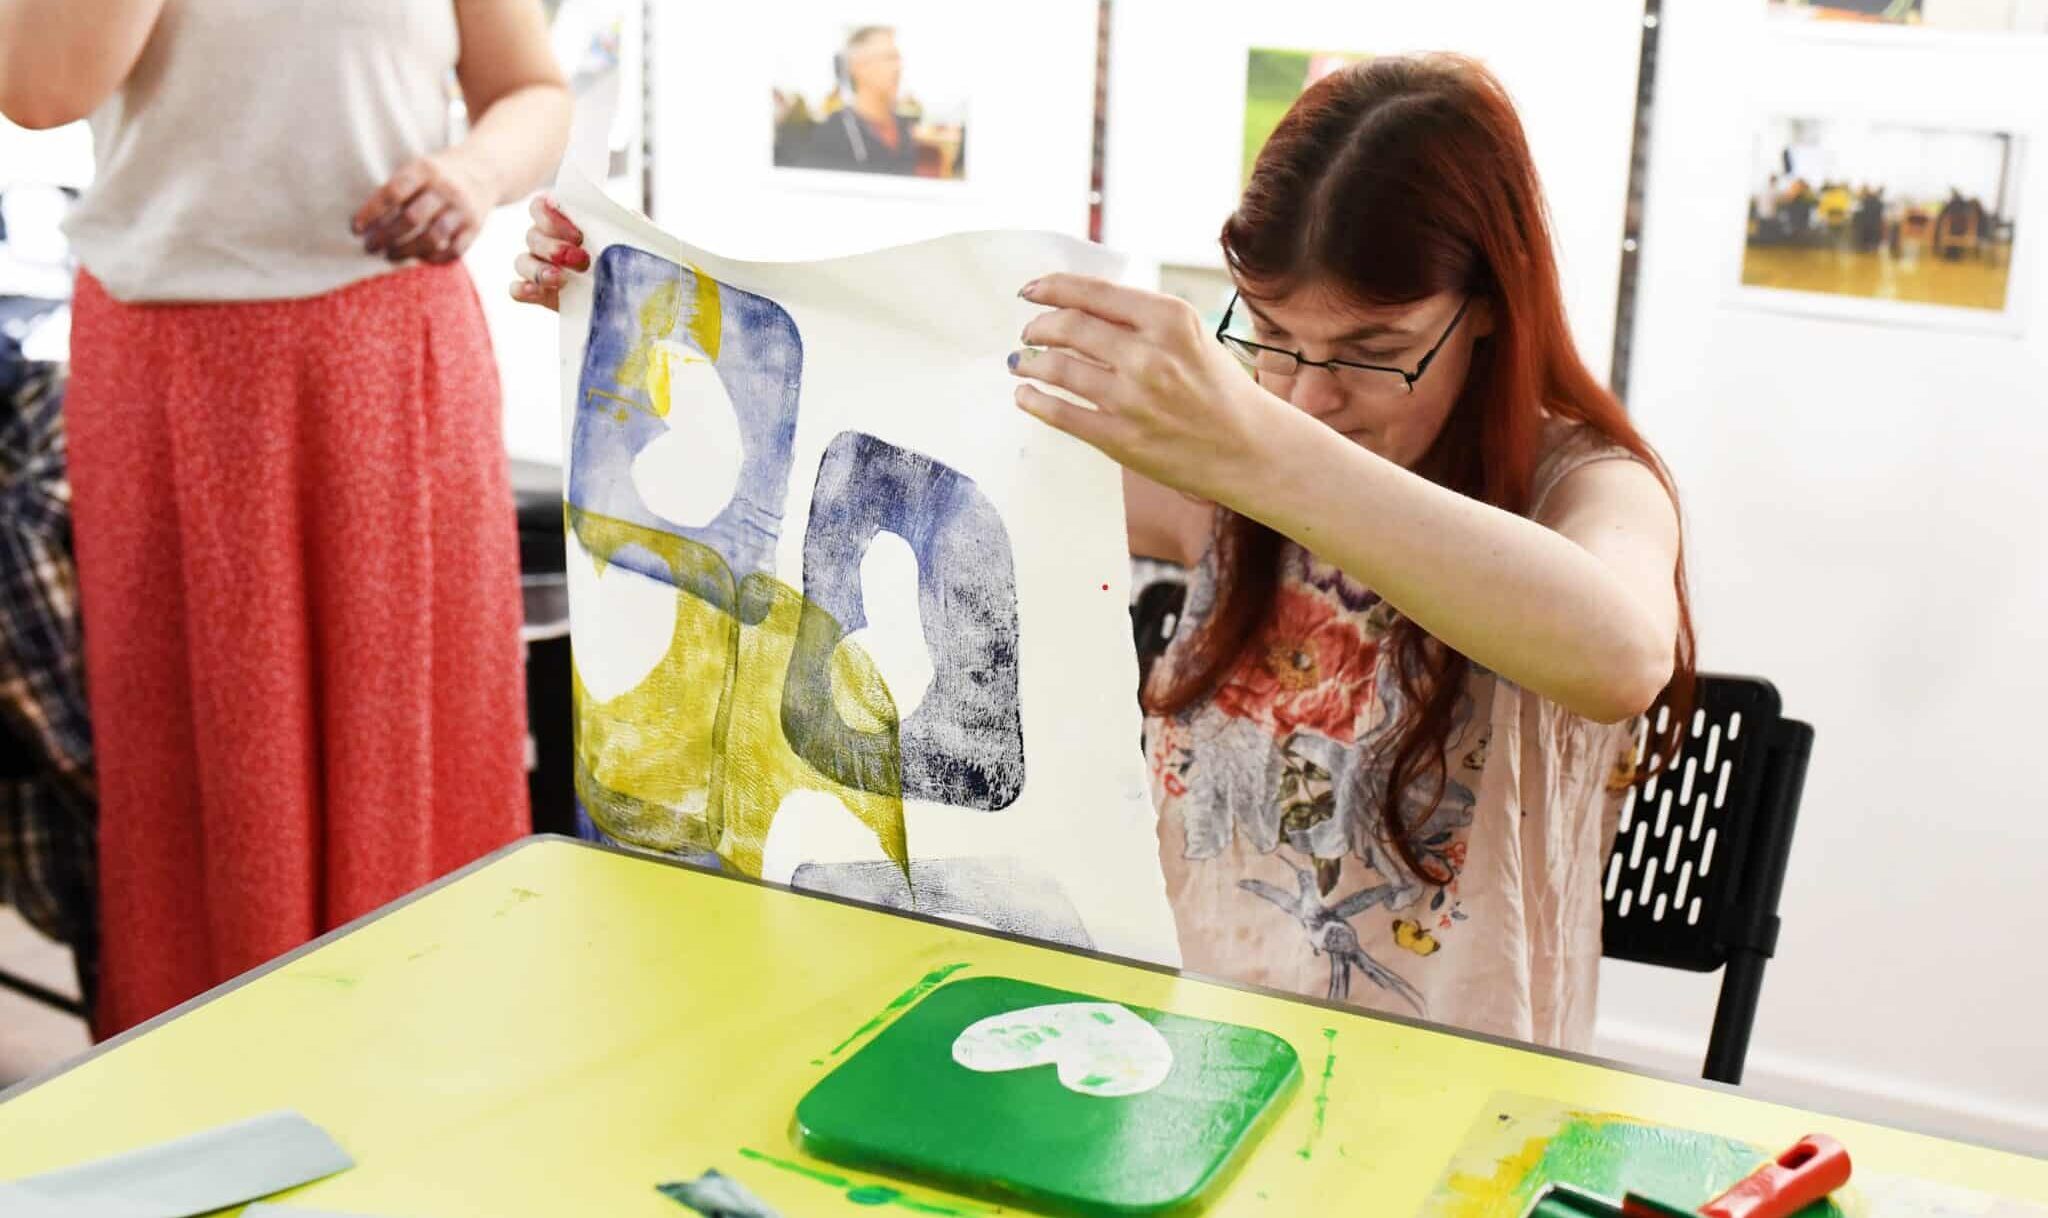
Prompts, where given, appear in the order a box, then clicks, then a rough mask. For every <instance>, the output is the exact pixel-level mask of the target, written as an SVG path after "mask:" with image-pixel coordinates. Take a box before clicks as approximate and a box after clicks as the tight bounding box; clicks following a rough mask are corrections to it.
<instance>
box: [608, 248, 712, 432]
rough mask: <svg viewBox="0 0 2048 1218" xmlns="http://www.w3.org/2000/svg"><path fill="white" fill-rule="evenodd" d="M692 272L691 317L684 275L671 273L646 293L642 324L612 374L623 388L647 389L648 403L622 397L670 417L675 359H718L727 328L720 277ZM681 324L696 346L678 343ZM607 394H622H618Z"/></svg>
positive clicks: (680, 360)
mask: <svg viewBox="0 0 2048 1218" xmlns="http://www.w3.org/2000/svg"><path fill="white" fill-rule="evenodd" d="M690 277H691V279H692V280H693V281H694V283H695V285H696V286H695V287H694V289H693V290H692V292H691V294H690V299H689V302H688V308H687V313H688V316H687V317H685V315H684V314H685V311H686V310H685V305H684V300H683V285H682V281H681V280H680V279H671V280H669V281H668V282H667V283H664V284H662V285H660V286H659V287H657V288H655V289H654V290H653V291H651V292H649V293H648V294H647V299H646V300H644V301H642V302H641V304H640V327H639V330H638V332H637V333H636V334H635V336H634V341H633V345H632V346H631V347H628V348H627V349H626V354H625V355H624V356H623V357H622V358H621V359H620V360H619V367H618V371H617V372H616V373H614V374H613V380H614V381H615V382H616V383H617V385H618V387H619V388H620V389H624V390H629V391H630V390H634V389H638V390H641V391H642V392H644V393H646V395H647V401H646V402H645V403H644V404H643V403H641V402H640V401H638V400H637V399H632V398H620V399H618V400H623V401H628V402H630V403H631V404H632V405H633V406H635V407H636V408H641V409H647V410H651V411H652V412H653V413H654V415H655V417H657V418H663V419H665V418H667V417H668V415H669V410H670V407H671V404H672V393H671V386H672V385H673V383H674V373H675V365H676V364H678V363H693V362H698V361H703V362H709V363H714V364H715V363H717V362H718V348H719V343H720V341H721V339H722V338H723V336H724V330H725V319H724V312H723V303H722V301H721V300H720V297H719V290H718V281H717V280H715V279H713V278H712V277H711V276H709V275H706V274H704V273H703V272H702V271H699V270H697V269H696V268H694V267H692V268H691V270H690ZM678 329H681V330H683V331H684V332H686V333H687V334H688V335H689V336H690V341H691V342H692V343H694V344H695V345H696V350H695V351H689V350H685V349H683V348H681V347H680V346H679V345H678V344H677V343H676V341H675V338H676V331H677V330H678ZM593 392H596V391H595V390H593ZM604 396H606V397H612V398H617V395H614V394H605V395H604Z"/></svg>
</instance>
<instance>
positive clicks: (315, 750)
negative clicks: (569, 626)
mask: <svg viewBox="0 0 2048 1218" xmlns="http://www.w3.org/2000/svg"><path fill="white" fill-rule="evenodd" d="M72 349H73V356H72V377H71V387H70V393H69V398H68V401H67V405H66V422H67V426H68V430H69V443H70V450H71V451H70V460H71V479H72V488H73V496H74V504H73V511H74V527H75V529H76V534H77V548H78V564H79V581H80V585H81V603H82V608H83V611H84V617H85V649H86V677H87V682H88V686H89V695H90V699H91V704H92V714H93V731H94V737H95V742H96V745H97V751H98V758H99V784H100V797H101V804H100V886H101V926H102V930H103V940H102V943H103V952H104V956H103V964H102V970H103V971H102V979H101V982H102V984H101V1000H100V1005H99V1012H98V1017H97V1020H96V1023H97V1027H96V1029H95V1030H96V1031H97V1032H98V1033H99V1034H100V1035H102V1036H107V1035H112V1034H114V1033H116V1032H119V1031H121V1030H123V1029H125V1028H128V1027H131V1026H133V1025H135V1024H137V1023H139V1022H141V1021H143V1020H146V1019H148V1018H150V1017H152V1016H154V1015H157V1014H158V1013H160V1012H162V1011H165V1010H167V1009H169V1008H171V1007H173V1006H175V1005H177V1004H179V1003H181V1002H183V1001H185V1000H186V999H188V998H192V997H194V996H195V995H198V994H200V993H201V992H203V991H205V990H207V989H209V988H211V987H212V986H214V985H217V984H219V983H221V982H223V981H226V980H228V979H230V978H232V977H234V976H236V975H238V974H240V973H242V972H244V971H246V970H248V969H250V968H253V967H255V966H256V965H259V964H262V963H263V962H264V961H266V960H269V959H271V958H272V957H274V956H276V955H278V954H280V953H282V952H286V951H289V950H291V949H292V948H295V947H297V946H299V945H300V944H303V943H305V942H306V941H307V940H309V939H311V938H313V937H315V936H317V935H319V934H321V933H323V932H325V931H327V930H329V929H332V928H333V927H336V926H339V925H341V924H342V923H344V922H347V921H349V920H351V919H353V918H355V917H358V916H360V915H362V914H364V913H368V912H369V911H371V910H373V909H376V908H377V907H378V906H380V905H383V904H384V903H386V902H388V901H391V900H392V899H394V898H397V897H400V896H403V895H404V894H406V893H407V892H410V891H412V890H413V889H415V888H417V887H419V886H420V885H422V884H425V883H427V882H428V881H430V880H432V879H434V878H436V877H437V876H440V875H442V874H444V873H446V872H448V871H451V870H453V869H455V868H457V867H460V866H462V865H463V864H465V863H468V862H470V861H471V860H473V859H475V858H477V857H478V856H480V855H483V854H485V853H488V852H489V851H491V850H493V849H495V848H497V847H499V846H501V845H504V844H505V843H507V842H510V841H512V840H513V839H515V838H517V837H519V836H520V835H522V834H523V833H525V832H527V826H528V823H529V822H528V812H527V794H526V778H525V761H524V743H525V694H524V681H523V677H522V673H521V659H520V646H519V622H520V595H519V556H518V537H517V530H516V525H515V523H514V519H513V513H512V494H511V489H510V486H509V484H508V479H507V470H506V462H505V455H504V448H503V441H502V438H501V432H500V422H499V413H500V404H499V386H498V374H497V367H496V364H495V362H494V361H493V359H492V356H491V347H490V338H489V335H488V334H487V332H486V330H485V328H484V319H483V312H482V309H481V307H480V305H479V304H478V301H477V298H476V292H475V289H474V287H473V286H472V284H471V283H470V280H469V277H468V275H467V273H466V272H465V271H464V270H463V269H462V268H461V267H460V266H448V267H438V268H424V267H422V268H415V269H411V270H405V271H400V272H396V273H392V274H387V275H382V276H379V277H377V278H374V279H370V280H367V281H364V282H361V283H357V284H353V285H350V286H348V287H345V288H342V289H340V290H338V291H335V292H332V293H329V294H327V295H325V296H319V297H315V298H312V299H306V300H285V301H266V302H254V303H247V304H197V305H128V304H122V303H120V302H118V301H115V300H114V299H112V298H111V297H109V296H108V295H107V294H106V292H105V290H104V289H103V288H102V287H101V286H100V285H99V283H98V282H97V281H95V280H94V279H93V278H92V277H91V276H90V275H89V274H83V273H81V274H80V276H79V281H78V293H77V299H76V301H75V302H74V314H73V323H72Z"/></svg>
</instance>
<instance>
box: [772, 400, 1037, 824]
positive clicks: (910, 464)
mask: <svg viewBox="0 0 2048 1218" xmlns="http://www.w3.org/2000/svg"><path fill="white" fill-rule="evenodd" d="M885 530H886V531H888V532H891V533H894V534H896V535H897V536H898V537H901V538H902V539H903V540H904V541H906V542H908V543H909V545H910V549H911V552H912V553H914V554H915V555H916V556H917V585H918V610H919V613H920V615H921V616H922V618H923V626H924V641H925V647H926V648H927V650H928V651H929V653H930V655H931V659H932V683H931V687H930V689H929V690H927V691H926V693H925V697H924V701H923V702H922V703H921V704H920V705H919V706H918V708H917V709H916V710H915V711H913V712H912V713H911V715H910V716H909V717H908V718H907V719H905V720H904V721H903V723H902V725H901V729H900V733H899V734H897V735H893V736H892V735H891V733H889V732H888V731H886V730H885V731H881V732H864V731H861V730H859V729H856V728H854V727H852V726H850V725H848V724H847V723H846V722H845V720H844V719H842V718H841V717H840V715H839V712H838V710H837V708H836V707H835V706H834V704H833V700H832V677H831V667H830V664H831V659H832V653H833V650H834V649H835V648H837V647H838V646H839V642H840V640H841V639H843V638H844V637H845V636H846V635H848V634H851V633H853V632H854V631H856V630H859V629H861V628H862V627H863V626H865V625H866V624H867V613H866V607H865V606H864V605H863V604H862V602H861V587H860V567H861V558H862V556H863V555H865V554H866V553H867V550H868V547H869V546H870V545H872V544H873V543H874V540H875V537H876V536H877V535H878V534H880V533H882V532H883V531H885ZM1017 649H1018V629H1017V564H1016V560H1015V558H1014V556H1013V555H1012V553H1011V548H1010V533H1009V530H1008V529H1007V528H1006V527H1005V526H1004V524H1003V519H1002V516H1001V515H1000V514H999V513H997V511H996V508H995V505H994V504H993V503H991V502H989V498H988V496H987V495H986V494H984V493H983V492H982V490H981V488H980V487H978V486H976V485H975V484H974V480H973V479H971V478H969V477H967V476H966V475H965V474H962V473H961V472H960V471H958V470H956V469H954V468H953V467H952V466H950V465H947V464H945V463H944V462H941V461H937V460H934V459H933V458H931V457H928V456H926V455H924V454H923V453H917V452H912V451H910V450H909V449H904V448H898V447H897V446H896V445H893V444H890V443H888V442H887V441H885V440H880V439H877V438H876V437H874V436H871V435H867V434H865V433H862V432H854V431H849V432H842V433H840V435H838V436H837V437H835V438H834V439H833V441H832V443H831V445H830V446H828V447H827V448H826V450H825V457H824V460H823V461H821V462H820V463H819V466H818V482H817V489H816V490H815V491H814V492H813V494H812V497H811V519H810V523H809V525H808V527H807V530H806V532H805V534H804V613H803V620H802V623H801V624H800V625H799V627H798V630H797V641H796V647H795V649H794V650H793V651H792V652H791V654H790V661H789V676H788V679H787V680H786V681H785V682H784V684H783V694H782V731H783V734H784V735H785V736H787V737H788V739H789V743H790V747H791V748H792V749H794V750H795V751H796V753H797V755H798V756H800V757H802V758H804V759H805V760H806V761H808V762H810V763H811V765H812V766H814V767H815V768H816V769H817V770H818V771H819V772H820V773H822V774H825V775H828V776H829V777H831V778H833V779H834V780H835V781H838V782H841V783H844V784H846V785H847V786H851V787H858V788H860V789H862V790H867V791H873V792H875V793H877V794H896V793H897V792H896V790H893V789H890V788H889V787H888V785H887V784H888V782H889V781H890V780H891V779H893V778H895V777H896V775H895V773H894V768H893V767H892V766H890V765H888V764H885V763H887V762H889V761H891V760H893V759H894V758H895V757H896V756H898V755H900V758H901V776H900V790H901V793H902V796H903V798H905V799H922V800H928V801H931V802H935V803H942V804H947V805H949V806H952V807H958V808H968V809H973V810H977V811H984V812H995V811H1000V810H1001V809H1003V808H1007V807H1009V806H1010V805H1011V804H1012V803H1014V802H1016V799H1017V796H1018V794H1019V793H1020V792H1021V791H1022V790H1023V788H1024V719H1023V713H1022V711H1021V709H1020V707H1019V704H1018V684H1019V680H1018V664H1017ZM899 750H900V753H899Z"/></svg>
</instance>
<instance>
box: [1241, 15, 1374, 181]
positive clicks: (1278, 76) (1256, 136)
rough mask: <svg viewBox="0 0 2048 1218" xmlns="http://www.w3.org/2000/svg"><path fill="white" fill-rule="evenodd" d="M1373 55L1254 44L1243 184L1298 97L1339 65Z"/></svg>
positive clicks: (1248, 62)
mask: <svg viewBox="0 0 2048 1218" xmlns="http://www.w3.org/2000/svg"><path fill="white" fill-rule="evenodd" d="M1370 58H1372V57H1371V56H1370V55H1363V54H1359V53H1357V52H1353V51H1289V50H1276V49H1272V48H1268V47H1253V48H1251V51H1250V53H1249V54H1248V55H1247V56H1246V57H1245V69H1244V161H1243V166H1242V169H1241V171H1240V179H1239V180H1240V184H1241V183H1243V182H1249V181H1250V180H1251V176H1252V166H1253V165H1254V164H1256V163H1257V162H1258V159H1259V150H1260V149H1262V148H1264V147H1265V146H1266V140H1267V139H1268V138H1270V137H1271V136H1272V134H1273V129H1274V128H1275V127H1278V126H1279V125H1280V120H1281V119H1282V118H1284V117H1286V115H1287V110H1288V108H1289V107H1290V106H1292V105H1294V103H1295V100H1296V99H1298V98H1299V97H1300V96H1301V95H1302V94H1303V93H1306V92H1307V91H1308V87H1309V86H1310V85H1312V84H1314V83H1316V82H1317V81H1319V80H1321V79H1322V78H1323V77H1325V76H1328V75H1329V74H1330V73H1332V72H1335V71H1337V70H1338V69H1339V68H1347V67H1350V66H1351V65H1352V64H1354V63H1363V62H1364V61H1365V60H1367V59H1370Z"/></svg>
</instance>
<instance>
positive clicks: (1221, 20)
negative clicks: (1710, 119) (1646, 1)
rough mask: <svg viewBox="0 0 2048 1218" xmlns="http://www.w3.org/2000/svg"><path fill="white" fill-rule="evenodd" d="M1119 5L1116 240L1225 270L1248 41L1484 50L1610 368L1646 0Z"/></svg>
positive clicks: (1112, 209)
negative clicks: (1514, 114)
mask: <svg viewBox="0 0 2048 1218" xmlns="http://www.w3.org/2000/svg"><path fill="white" fill-rule="evenodd" d="M1759 2H1761V0H1759ZM1113 11H1114V13H1115V24H1114V26H1113V27H1112V31H1111V37H1112V43H1111V47H1110V95H1109V105H1110V121H1109V130H1108V140H1109V146H1108V162H1107V165H1106V167H1105V179H1106V183H1105V193H1106V194H1107V196H1108V202H1107V209H1106V212H1105V215H1104V231H1103V239H1104V240H1105V241H1106V242H1107V243H1108V244H1110V245H1112V246H1115V247H1118V248H1120V249H1125V250H1128V251H1130V252H1131V253H1133V254H1136V255H1139V256H1141V257H1143V258H1146V259H1148V260H1152V261H1157V262H1164V263H1182V264H1189V265H1198V266H1199V265H1209V266H1221V265H1222V256H1221V254H1220V253H1219V252H1218V250H1217V247H1216V234H1217V232H1218V230H1220V229H1221V228H1222V227H1223V221H1224V219H1225V218H1226V217H1228V216H1229V214H1230V212H1231V209H1232V208H1233V207H1235V206H1236V203H1237V194H1238V184H1239V177H1240V171H1241V162H1242V153H1243V144H1242V133H1243V130H1244V80H1245V55H1246V52H1247V51H1248V50H1249V49H1250V48H1251V47H1254V46H1260V47H1278V48H1289V49H1297V50H1317V51H1356V52H1365V53H1369V54H1391V53H1399V52H1410V51H1428V50H1449V51H1461V52H1464V53H1466V54H1469V55H1474V56H1477V57H1479V58H1480V59H1482V60H1484V61H1486V63H1487V64H1488V65H1489V66H1490V67H1491V68H1492V69H1493V70H1494V71H1495V72H1496V73H1497V74H1499V76H1500V77H1501V79H1502V80H1503V81H1504V82H1505V83H1506V85H1507V87H1508V89H1509V91H1510V92H1511V93H1513V95H1514V97H1515V101H1516V103H1517V105H1518V107H1519V108H1520V110H1521V112H1522V120H1523V124H1524V126H1525V127H1526V128H1527V129H1528V133H1529V143H1530V147H1531V149H1532V151H1533V152H1534V154H1535V157H1536V165H1537V170H1538V171H1539V172H1540V173H1541V175H1542V177H1543V182H1544V186H1545V188H1546V190H1547V191H1548V193H1549V196H1550V204H1551V211H1552V213H1553V220H1554V222H1555V225H1556V239H1557V246H1558V261H1559V267H1560V270H1561V272H1562V274H1563V277H1564V289H1565V303H1566V306H1567V309H1568V311H1569V313H1570V316H1571V322H1572V329H1573V332H1574V334H1575V336H1576V337H1577V339H1578V342H1579V347H1580V350H1581V351H1583V352H1584V353H1585V355H1586V357H1587V361H1588V363H1589V364H1590V365H1591V366H1592V368H1593V370H1594V371H1595V372H1597V373H1600V374H1602V375H1603V376H1604V375H1605V373H1606V371H1607V365H1608V360H1609V350H1610V348H1611V345H1612V342H1613V336H1614V306H1615V294H1616V284H1617V282H1618V280H1619V276H1620V270H1621V234H1622V221H1623V212H1624V209H1625V207H1626V205H1627V197H1628V157H1629V142H1630V138H1631V136H1632V134H1633V128H1634V121H1635V90H1636V66H1637V57H1638V52H1639V49H1640V47H1641V40H1640V39H1641V32H1642V14H1643V6H1642V3H1641V0H1581V2H1580V3H1577V4H1574V5H1572V6H1570V12H1569V15H1568V16H1567V15H1566V14H1565V13H1564V11H1563V10H1562V9H1560V8H1559V7H1558V6H1556V5H1550V4H1530V3H1528V2H1527V0H1457V2H1456V3H1445V2H1442V0H1437V2H1424V3H1412V4H1372V5H1365V4H1339V3H1330V2H1328V0H1267V2H1265V3H1261V4H1257V5H1253V6H1246V5H1243V4H1234V3H1226V2H1225V0H1117V4H1116V6H1115V8H1114V10H1113Z"/></svg>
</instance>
